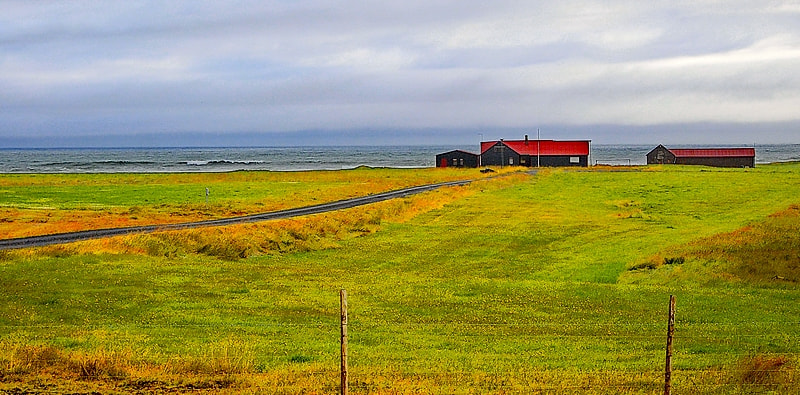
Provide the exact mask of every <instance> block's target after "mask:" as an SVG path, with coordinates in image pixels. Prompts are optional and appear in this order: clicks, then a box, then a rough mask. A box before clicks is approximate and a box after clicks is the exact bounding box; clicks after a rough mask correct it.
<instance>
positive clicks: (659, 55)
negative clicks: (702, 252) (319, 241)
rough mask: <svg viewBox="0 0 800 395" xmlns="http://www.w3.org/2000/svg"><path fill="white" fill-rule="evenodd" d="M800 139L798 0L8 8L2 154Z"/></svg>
mask: <svg viewBox="0 0 800 395" xmlns="http://www.w3.org/2000/svg"><path fill="white" fill-rule="evenodd" d="M537 128H539V129H540V131H541V136H542V138H556V139H558V138H565V139H567V138H568V139H592V140H593V141H594V142H596V143H626V142H629V143H671V144H680V143H685V144H689V143H726V144H730V143H747V144H752V143H800V1H764V0H762V1H753V0H745V1H704V0H691V1H675V0H670V1H650V0H648V1H641V0H633V1H615V0H606V1H587V0H578V1H569V0H559V1H533V0H521V1H503V0H501V1H483V0H481V1H473V0H458V1H436V0H421V1H418V0H402V1H385V0H381V1H327V0H287V1H265V0H257V1H207V2H204V1H165V0H158V1H76V0H73V1H45V0H22V1H8V0H0V144H3V145H5V146H15V145H18V146H32V145H43V146H53V145H56V146H57V145H64V146H70V145H84V146H102V145H138V146H152V145H169V146H174V145H185V146H197V145H315V144H344V145H347V144H398V143H399V144H427V143H433V144H442V143H444V144H463V143H472V142H473V141H474V142H477V141H478V140H479V139H480V138H483V139H486V140H488V139H496V138H508V139H512V138H522V135H523V134H530V135H531V136H532V137H533V136H535V135H536V130H537Z"/></svg>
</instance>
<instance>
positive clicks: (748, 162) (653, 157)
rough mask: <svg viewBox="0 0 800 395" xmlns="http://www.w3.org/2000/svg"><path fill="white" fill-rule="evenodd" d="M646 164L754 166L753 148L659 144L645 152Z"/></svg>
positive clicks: (754, 152)
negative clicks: (682, 146) (675, 146)
mask: <svg viewBox="0 0 800 395" xmlns="http://www.w3.org/2000/svg"><path fill="white" fill-rule="evenodd" d="M647 164H648V165H654V164H675V165H703V166H713V167H755V166H756V149H755V148H666V147H664V146H663V145H659V146H658V147H656V148H654V149H653V150H652V151H650V152H648V153H647Z"/></svg>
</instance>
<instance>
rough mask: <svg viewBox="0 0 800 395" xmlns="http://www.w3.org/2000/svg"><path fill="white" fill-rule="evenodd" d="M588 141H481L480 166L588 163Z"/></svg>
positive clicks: (580, 165) (526, 139) (585, 164)
mask: <svg viewBox="0 0 800 395" xmlns="http://www.w3.org/2000/svg"><path fill="white" fill-rule="evenodd" d="M590 145H591V141H589V140H575V141H558V140H528V136H525V139H524V140H500V141H483V142H481V164H482V165H483V166H490V165H491V166H527V167H540V166H541V167H551V166H579V167H588V166H589V152H590Z"/></svg>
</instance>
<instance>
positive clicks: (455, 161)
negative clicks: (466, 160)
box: [453, 158, 458, 166]
mask: <svg viewBox="0 0 800 395" xmlns="http://www.w3.org/2000/svg"><path fill="white" fill-rule="evenodd" d="M453 166H458V159H456V158H453Z"/></svg>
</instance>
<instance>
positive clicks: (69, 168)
mask: <svg viewBox="0 0 800 395" xmlns="http://www.w3.org/2000/svg"><path fill="white" fill-rule="evenodd" d="M676 146H677V145H676ZM684 146H685V147H692V145H684ZM751 146H752V145H751ZM653 147H654V146H653V145H623V144H613V145H611V144H608V145H606V144H593V145H592V152H591V158H590V162H591V164H592V165H595V164H607V165H644V164H645V162H646V158H645V154H647V152H649V151H650V150H651V149H653ZM755 148H756V163H757V164H766V163H773V162H790V161H800V144H774V145H756V146H755ZM453 149H460V150H464V151H468V152H477V151H478V146H477V144H475V145H431V146H350V147H349V146H327V147H223V148H188V147H187V148H180V147H178V148H176V147H168V148H22V149H18V148H13V149H11V148H6V149H0V173H162V172H170V173H171V172H179V173H180V172H186V173H190V172H228V171H237V170H253V171H256V170H269V171H303V170H342V169H353V168H356V167H359V166H369V167H392V168H424V167H434V166H435V163H434V162H435V157H436V154H437V153H440V152H444V151H447V150H453Z"/></svg>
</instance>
